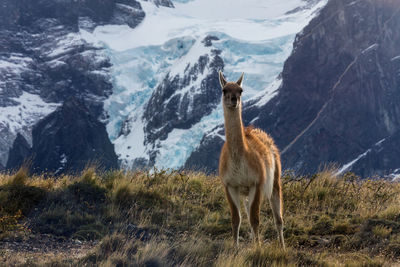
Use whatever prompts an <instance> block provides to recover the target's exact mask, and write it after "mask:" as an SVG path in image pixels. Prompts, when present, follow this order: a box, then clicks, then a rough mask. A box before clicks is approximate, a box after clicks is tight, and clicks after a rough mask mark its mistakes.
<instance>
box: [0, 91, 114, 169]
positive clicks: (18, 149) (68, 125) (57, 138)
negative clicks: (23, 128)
mask: <svg viewBox="0 0 400 267" xmlns="http://www.w3.org/2000/svg"><path fill="white" fill-rule="evenodd" d="M32 137H33V146H32V148H31V149H29V153H26V152H28V151H27V146H26V141H25V142H24V139H23V140H21V141H20V139H21V136H19V137H17V139H16V141H15V142H14V147H13V149H12V151H11V154H10V157H9V161H8V164H7V167H8V168H14V167H17V166H18V165H19V164H20V163H21V161H23V159H25V158H29V159H31V161H32V168H33V171H34V172H42V171H44V170H46V171H50V172H54V173H55V174H59V173H61V172H71V171H81V170H82V169H84V168H85V167H86V166H87V164H90V163H91V162H92V163H95V164H98V165H99V166H100V167H101V168H104V169H113V168H114V169H115V168H118V160H117V156H116V154H115V152H114V146H113V145H112V144H111V142H110V140H109V139H108V135H107V132H106V129H105V127H104V125H103V124H102V123H100V122H99V121H98V120H97V119H96V118H95V117H93V115H92V114H91V112H90V111H89V109H87V108H85V106H84V103H83V102H80V101H78V100H77V99H74V98H71V99H69V100H67V101H66V102H64V104H63V105H62V107H60V108H59V109H57V110H56V111H55V112H53V113H51V114H50V115H49V116H47V117H45V118H44V119H43V120H41V121H40V122H39V123H38V124H37V125H36V126H35V127H34V129H33V133H32ZM22 138H23V137H22Z"/></svg>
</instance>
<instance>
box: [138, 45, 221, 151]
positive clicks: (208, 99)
mask: <svg viewBox="0 0 400 267" xmlns="http://www.w3.org/2000/svg"><path fill="white" fill-rule="evenodd" d="M213 38H214V39H213ZM213 38H208V39H207V38H206V39H207V40H209V41H208V42H209V44H208V45H206V46H211V40H217V39H216V38H215V37H213ZM210 51H211V52H210V54H204V55H201V56H200V57H199V58H198V61H197V62H196V63H194V64H190V65H187V66H186V68H185V71H184V73H183V75H182V77H181V74H177V75H175V76H174V77H171V76H170V75H167V76H166V77H165V79H164V80H163V81H162V82H161V84H160V85H159V86H158V87H157V88H156V89H155V91H154V93H153V95H152V96H151V98H150V100H149V102H148V103H147V105H146V110H145V113H144V116H143V117H144V121H145V122H146V125H145V132H146V142H147V143H148V144H149V143H150V144H152V143H153V144H155V143H156V141H157V140H165V139H166V138H167V136H168V134H169V133H170V132H171V131H172V130H173V129H189V128H190V127H191V126H193V125H194V124H195V123H197V122H199V121H200V120H201V118H203V117H204V116H206V115H209V114H210V113H211V111H212V110H213V109H214V108H215V107H216V106H217V105H218V104H219V102H220V90H219V89H218V88H219V86H220V85H219V81H218V71H219V70H223V68H224V62H223V60H222V58H221V57H220V56H219V55H220V53H221V51H219V50H216V49H211V50H210ZM154 157H155V155H153V156H151V158H154Z"/></svg>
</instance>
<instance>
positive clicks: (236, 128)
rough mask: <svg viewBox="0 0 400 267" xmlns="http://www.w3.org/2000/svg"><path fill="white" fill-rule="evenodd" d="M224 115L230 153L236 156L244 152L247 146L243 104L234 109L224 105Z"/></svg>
mask: <svg viewBox="0 0 400 267" xmlns="http://www.w3.org/2000/svg"><path fill="white" fill-rule="evenodd" d="M224 117H225V135H226V142H227V143H228V149H229V153H230V154H231V156H234V157H235V156H237V155H240V154H242V153H243V151H244V150H245V149H246V147H247V145H246V142H245V137H244V129H243V122H242V105H241V104H240V105H239V108H236V109H233V110H232V109H229V108H227V107H225V105H224Z"/></svg>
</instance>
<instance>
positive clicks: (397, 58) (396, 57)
mask: <svg viewBox="0 0 400 267" xmlns="http://www.w3.org/2000/svg"><path fill="white" fill-rule="evenodd" d="M395 60H400V55H398V56H395V57H394V58H392V59H391V60H390V61H395Z"/></svg>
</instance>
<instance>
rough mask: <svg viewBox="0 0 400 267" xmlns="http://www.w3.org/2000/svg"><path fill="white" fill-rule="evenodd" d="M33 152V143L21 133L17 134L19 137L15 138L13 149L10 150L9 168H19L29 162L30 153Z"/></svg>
mask: <svg viewBox="0 0 400 267" xmlns="http://www.w3.org/2000/svg"><path fill="white" fill-rule="evenodd" d="M30 154H31V145H30V144H28V141H26V139H25V138H24V137H23V136H22V135H21V134H17V138H15V140H14V144H13V146H12V149H11V150H10V153H9V157H8V161H7V166H6V167H7V169H13V168H19V167H20V166H22V165H23V164H24V163H25V162H24V161H26V162H27V163H28V161H29V160H31V159H29V155H30Z"/></svg>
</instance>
